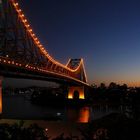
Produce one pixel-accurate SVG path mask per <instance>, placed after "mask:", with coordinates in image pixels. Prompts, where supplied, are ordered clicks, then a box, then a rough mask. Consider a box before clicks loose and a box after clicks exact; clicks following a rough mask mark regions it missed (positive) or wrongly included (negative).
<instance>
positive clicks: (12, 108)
mask: <svg viewBox="0 0 140 140" xmlns="http://www.w3.org/2000/svg"><path fill="white" fill-rule="evenodd" d="M120 111H121V109H120V108H118V107H116V108H115V107H108V106H106V105H104V106H103V105H102V106H101V105H99V106H94V107H91V106H90V107H88V106H85V107H81V108H80V107H79V108H77V107H76V108H74V107H63V108H51V107H42V106H37V105H34V104H31V102H30V101H29V100H27V99H25V98H24V96H4V97H3V115H2V117H3V118H16V119H44V120H51V121H66V122H82V123H87V122H89V121H91V120H94V119H98V118H100V117H102V116H104V115H107V114H109V113H112V112H120ZM58 114H59V115H58Z"/></svg>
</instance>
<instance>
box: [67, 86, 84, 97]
mask: <svg viewBox="0 0 140 140" xmlns="http://www.w3.org/2000/svg"><path fill="white" fill-rule="evenodd" d="M75 98H77V99H85V92H84V86H70V87H69V89H68V99H75Z"/></svg>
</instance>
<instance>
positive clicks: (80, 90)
mask: <svg viewBox="0 0 140 140" xmlns="http://www.w3.org/2000/svg"><path fill="white" fill-rule="evenodd" d="M78 66H80V69H79V70H78V71H77V79H79V80H81V81H83V82H87V77H86V73H85V67H84V63H83V59H70V60H69V61H68V63H67V67H69V68H71V69H75V68H77V67H78ZM76 92H77V94H78V95H77V96H78V98H79V99H85V90H84V86H70V87H69V89H68V97H67V98H68V99H74V97H75V93H76Z"/></svg>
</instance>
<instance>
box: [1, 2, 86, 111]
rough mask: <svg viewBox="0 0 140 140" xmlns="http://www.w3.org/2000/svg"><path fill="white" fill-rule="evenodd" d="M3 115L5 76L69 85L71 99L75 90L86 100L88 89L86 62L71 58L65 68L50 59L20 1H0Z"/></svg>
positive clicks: (80, 97)
mask: <svg viewBox="0 0 140 140" xmlns="http://www.w3.org/2000/svg"><path fill="white" fill-rule="evenodd" d="M0 76H1V78H0V112H2V77H14V78H27V79H38V80H46V81H55V82H58V83H68V84H69V85H70V86H69V91H68V98H69V99H73V95H74V91H78V92H79V99H85V95H84V87H85V86H88V83H87V76H86V72H85V68H84V61H83V59H81V58H80V59H69V61H68V63H67V64H66V65H63V64H61V63H60V62H58V61H56V60H55V59H54V58H53V57H51V56H50V55H49V53H48V51H47V50H46V49H45V47H44V46H43V45H42V44H41V42H40V41H39V39H38V38H37V36H36V34H35V33H34V31H33V29H32V28H31V25H30V24H29V22H28V20H27V18H26V17H25V15H24V13H23V11H22V10H21V9H20V6H19V4H18V2H17V0H0Z"/></svg>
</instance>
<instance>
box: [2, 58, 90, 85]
mask: <svg viewBox="0 0 140 140" xmlns="http://www.w3.org/2000/svg"><path fill="white" fill-rule="evenodd" d="M0 75H1V76H4V77H9V78H23V79H35V80H44V81H52V82H56V83H62V84H64V83H65V84H66V83H67V84H68V85H75V86H89V84H88V83H85V82H83V81H81V80H78V79H76V78H74V77H71V76H68V75H65V74H62V73H58V72H53V71H49V70H45V69H40V68H36V67H34V66H30V67H25V65H22V64H20V63H18V62H15V61H10V60H9V59H7V58H4V57H0Z"/></svg>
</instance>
